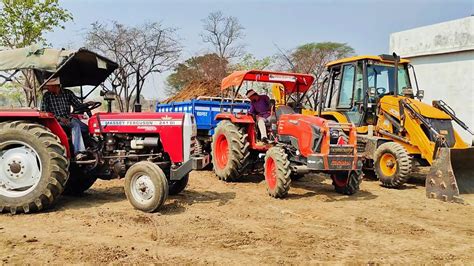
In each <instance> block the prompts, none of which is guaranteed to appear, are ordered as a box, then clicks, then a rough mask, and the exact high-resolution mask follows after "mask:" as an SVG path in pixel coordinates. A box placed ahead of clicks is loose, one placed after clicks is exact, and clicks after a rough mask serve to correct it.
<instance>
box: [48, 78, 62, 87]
mask: <svg viewBox="0 0 474 266" xmlns="http://www.w3.org/2000/svg"><path fill="white" fill-rule="evenodd" d="M55 85H61V82H60V80H59V78H52V79H50V80H48V82H46V84H45V86H55Z"/></svg>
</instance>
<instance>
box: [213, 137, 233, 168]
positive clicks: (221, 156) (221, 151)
mask: <svg viewBox="0 0 474 266" xmlns="http://www.w3.org/2000/svg"><path fill="white" fill-rule="evenodd" d="M214 148H215V151H216V152H215V154H214V155H215V156H216V163H217V166H218V167H219V168H220V169H223V168H225V167H226V165H227V161H228V160H229V143H228V142H227V138H226V137H225V135H224V134H220V135H219V136H218V137H217V141H216V147H214Z"/></svg>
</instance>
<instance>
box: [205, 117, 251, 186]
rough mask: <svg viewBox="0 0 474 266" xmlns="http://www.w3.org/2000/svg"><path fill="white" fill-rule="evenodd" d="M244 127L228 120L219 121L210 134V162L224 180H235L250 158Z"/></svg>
mask: <svg viewBox="0 0 474 266" xmlns="http://www.w3.org/2000/svg"><path fill="white" fill-rule="evenodd" d="M247 136H248V135H247V133H246V132H245V128H239V127H237V126H236V125H234V124H232V123H231V122H230V121H227V120H224V121H221V122H220V123H219V124H218V125H217V127H216V130H215V132H214V135H213V136H212V151H211V154H212V164H213V166H214V172H215V173H216V175H217V176H218V177H219V179H221V180H224V181H234V180H237V179H238V178H239V177H240V176H241V174H242V173H243V172H244V171H245V168H246V166H247V164H248V161H249V158H250V151H249V143H248V140H247Z"/></svg>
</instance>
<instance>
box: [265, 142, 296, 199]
mask: <svg viewBox="0 0 474 266" xmlns="http://www.w3.org/2000/svg"><path fill="white" fill-rule="evenodd" d="M270 157H271V158H273V160H274V161H275V164H276V166H277V171H278V174H277V182H276V187H275V189H274V190H273V191H272V189H270V188H269V186H268V185H267V192H268V195H270V196H271V197H274V198H284V197H285V196H286V195H288V191H289V190H290V186H291V169H290V161H289V160H288V155H287V153H286V152H285V150H284V149H283V148H282V147H278V146H276V147H272V148H270V149H269V150H268V151H267V153H266V154H265V166H266V165H267V160H268V159H269V158H270ZM265 173H266V171H265Z"/></svg>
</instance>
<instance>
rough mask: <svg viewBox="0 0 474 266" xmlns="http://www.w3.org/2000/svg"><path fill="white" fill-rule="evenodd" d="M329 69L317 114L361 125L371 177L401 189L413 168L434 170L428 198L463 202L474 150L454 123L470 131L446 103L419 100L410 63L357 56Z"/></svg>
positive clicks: (363, 150) (469, 183)
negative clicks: (427, 102)
mask: <svg viewBox="0 0 474 266" xmlns="http://www.w3.org/2000/svg"><path fill="white" fill-rule="evenodd" d="M327 70H328V72H329V76H328V78H327V79H326V80H325V86H323V87H324V90H323V91H324V93H321V94H320V99H319V103H320V108H319V113H318V115H319V116H320V117H323V118H326V119H329V120H333V121H338V122H342V123H348V122H350V123H354V124H355V125H357V132H358V133H359V135H358V136H359V138H358V140H359V151H360V152H361V153H362V154H363V155H364V157H365V158H366V159H367V160H366V164H365V166H364V172H365V173H366V174H367V175H374V173H375V174H376V176H377V177H378V179H380V181H381V182H382V184H383V185H384V186H387V187H395V188H398V187H400V186H401V185H403V184H404V183H405V182H406V181H407V179H408V178H409V177H410V175H411V174H412V170H413V168H414V166H417V167H422V166H431V169H430V172H429V174H428V177H427V179H426V189H427V196H428V197H431V198H438V199H442V200H447V201H462V199H461V198H460V197H459V193H470V192H472V191H473V190H474V187H473V186H474V185H473V184H472V183H473V182H472V179H473V174H474V165H473V164H472V161H473V159H474V148H472V147H469V146H468V144H467V143H465V142H464V141H463V140H462V139H461V138H460V136H459V134H458V133H457V132H456V131H455V130H454V128H453V125H452V123H453V121H454V122H456V123H458V124H459V125H460V126H461V127H462V128H464V129H465V130H467V131H468V132H470V133H471V134H473V133H472V131H471V130H470V129H469V128H468V127H467V126H466V125H465V124H464V123H463V122H462V121H461V120H459V119H458V118H457V117H456V115H455V113H454V111H453V110H452V109H451V108H450V107H449V106H448V105H447V104H446V103H444V102H443V101H441V100H440V101H433V104H432V105H428V104H426V103H423V102H422V101H421V99H422V98H423V94H424V93H423V91H422V90H419V89H418V84H416V83H417V81H416V75H415V72H414V68H413V67H412V66H411V65H410V64H409V61H408V60H405V59H400V58H399V57H398V56H397V55H396V54H394V55H380V56H358V57H352V58H346V59H342V60H338V61H334V62H331V63H329V64H328V65H327ZM410 73H412V74H413V76H412V80H414V81H415V84H414V85H416V86H412V84H411V80H410Z"/></svg>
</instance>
